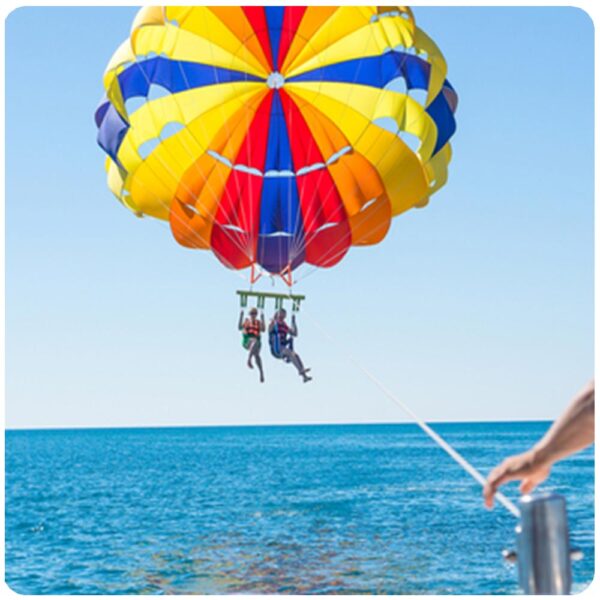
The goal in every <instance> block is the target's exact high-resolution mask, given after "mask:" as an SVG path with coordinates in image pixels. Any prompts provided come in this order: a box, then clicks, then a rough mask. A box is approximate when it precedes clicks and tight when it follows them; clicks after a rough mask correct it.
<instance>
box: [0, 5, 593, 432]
mask: <svg viewBox="0 0 600 600" xmlns="http://www.w3.org/2000/svg"><path fill="white" fill-rule="evenodd" d="M135 12H136V11H135V9H133V8H131V9H130V8H22V9H18V10H17V11H16V12H13V13H12V14H11V15H10V16H9V18H8V20H7V22H6V34H7V37H6V50H7V59H6V84H7V86H6V150H7V158H6V174H7V181H6V249H7V253H6V257H7V258H6V260H7V265H6V277H7V280H6V289H7V305H6V309H7V317H6V320H7V329H6V341H7V352H8V354H7V424H8V426H9V427H71V426H122V425H179V424H181V425H201V424H217V423H219V424H220V423H231V424H236V423H288V422H381V421H401V420H404V415H403V414H402V413H401V412H400V411H399V409H398V408H397V407H395V406H394V405H392V404H390V402H389V401H388V400H386V399H385V398H384V397H382V395H381V393H380V392H379V391H378V390H377V389H376V388H375V387H374V386H373V384H372V383H371V382H370V381H368V379H367V378H366V377H365V376H364V374H362V373H361V372H359V371H357V369H356V368H355V367H354V366H353V365H352V364H351V363H349V362H348V360H347V358H346V357H345V355H344V353H343V351H342V350H341V349H340V348H339V347H337V346H332V345H331V344H330V342H329V341H328V340H327V338H325V337H324V336H323V334H322V333H321V331H320V329H319V327H318V326H317V324H316V321H315V319H317V320H318V321H321V322H322V323H323V324H324V325H325V327H326V329H327V330H328V331H329V332H331V333H332V334H333V335H334V336H335V337H337V339H338V340H339V342H340V344H341V345H342V346H343V347H346V348H351V350H352V352H353V353H354V354H355V355H357V357H359V358H360V360H361V362H362V363H363V364H364V365H365V367H366V368H368V369H370V370H371V371H372V372H373V373H374V374H376V375H377V376H378V377H380V378H381V379H382V380H383V381H384V382H386V384H387V385H388V386H389V387H390V388H391V389H392V390H394V391H395V392H396V393H397V394H398V396H399V397H400V398H402V399H403V400H405V401H406V402H407V403H409V404H410V405H411V406H412V407H413V408H414V409H415V410H416V411H417V412H418V413H420V414H421V415H422V416H423V417H425V418H427V419H430V420H434V421H443V420H481V419H485V420H494V419H508V420H510V419H532V418H534V419H535V418H543V419H546V418H553V417H555V416H556V415H557V414H558V412H559V411H560V410H561V408H562V406H563V405H564V403H565V402H566V401H567V400H568V399H569V397H570V396H571V395H572V394H573V393H574V392H575V391H576V390H577V389H578V388H579V387H580V386H581V385H582V384H583V383H584V382H585V381H586V380H587V379H588V378H590V377H591V375H592V371H593V202H594V197H593V193H594V188H593V153H594V145H593V25H592V22H591V21H590V19H589V17H588V16H587V15H586V14H585V13H584V12H582V11H580V10H578V9H574V8H416V9H415V15H416V18H417V22H418V23H419V25H420V26H421V27H422V28H423V29H425V31H427V32H428V33H429V34H430V35H431V36H432V37H433V38H434V39H435V40H436V42H437V43H438V44H439V45H440V47H441V48H442V50H443V52H444V54H445V56H446V59H447V61H448V64H449V79H450V80H451V82H452V84H453V85H454V86H455V88H456V89H457V91H458V94H459V97H460V104H459V111H458V133H457V135H456V136H455V138H454V144H453V147H454V161H453V163H452V165H451V173H450V180H449V183H448V185H447V186H446V187H445V188H444V189H443V190H442V191H441V192H440V193H439V194H438V195H437V196H435V198H434V199H433V201H432V202H431V204H430V205H429V207H427V208H426V209H425V210H422V211H412V212H410V213H409V214H406V215H403V216H401V217H399V218H398V219H396V220H395V222H394V225H393V227H392V230H391V232H390V234H389V235H388V237H387V238H386V240H385V241H384V242H383V243H382V244H380V245H379V246H377V247H374V248H368V249H355V250H353V251H351V252H350V254H349V255H348V256H347V257H346V259H345V260H344V261H343V263H342V264H341V265H340V266H338V267H336V268H335V269H333V270H330V271H321V272H317V273H315V274H313V275H311V276H310V277H308V278H307V279H306V281H305V284H304V285H303V286H302V287H301V289H299V290H298V291H302V292H304V293H306V294H307V296H308V301H307V305H306V309H307V310H306V313H305V314H304V315H302V316H301V317H300V320H299V326H300V333H301V337H300V339H299V343H298V349H299V350H300V352H301V354H302V355H303V357H304V358H305V360H306V362H307V363H309V364H310V366H312V367H313V372H314V381H313V382H312V383H310V384H307V385H303V384H302V383H301V382H300V380H299V378H298V377H297V376H296V374H295V372H294V371H293V370H292V369H291V367H288V366H285V365H282V364H280V363H276V362H275V361H274V360H272V359H270V358H269V357H266V356H265V358H266V375H267V383H266V384H265V385H263V386H259V384H258V382H257V380H256V373H254V372H250V371H248V369H246V367H245V366H244V355H243V351H242V349H241V346H240V340H239V335H238V333H237V331H236V329H235V325H236V320H237V317H238V305H237V300H236V297H235V295H234V291H235V290H236V289H237V288H238V287H239V285H240V284H241V283H242V282H241V280H240V279H238V277H236V275H235V274H233V273H232V272H231V271H228V270H226V269H225V268H223V267H222V266H221V265H220V263H218V261H217V260H216V259H215V258H214V257H212V256H211V255H210V254H208V253H201V252H194V251H189V250H185V249H183V248H181V247H179V246H178V245H177V244H176V243H175V242H174V241H173V239H172V238H171V237H170V233H169V231H168V228H166V227H165V226H163V225H161V224H158V223H157V222H152V221H151V220H143V221H141V220H138V219H136V218H135V217H133V216H132V215H131V214H129V213H128V212H127V211H126V210H125V209H124V208H123V207H122V206H120V205H119V204H118V203H117V202H116V200H114V198H113V197H112V196H111V194H110V193H109V191H108V189H107V187H106V184H105V177H104V170H103V154H102V152H101V150H100V149H99V148H98V147H97V146H96V143H95V135H96V132H95V126H94V123H93V119H92V115H93V112H94V109H95V107H96V104H97V102H98V101H99V99H100V96H101V92H102V86H101V77H102V73H103V69H104V67H105V65H106V63H107V61H108V59H109V58H110V56H111V54H112V52H113V51H114V50H115V49H116V47H117V46H118V44H119V43H120V42H122V41H123V39H125V38H126V37H127V34H128V30H129V27H130V23H131V21H132V18H133V16H134V14H135ZM265 354H266V353H265Z"/></svg>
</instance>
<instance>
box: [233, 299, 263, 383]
mask: <svg viewBox="0 0 600 600" xmlns="http://www.w3.org/2000/svg"><path fill="white" fill-rule="evenodd" d="M249 315H250V316H249V317H248V318H247V319H246V320H244V311H242V312H241V313H240V321H239V323H238V329H239V330H240V331H241V332H242V346H244V348H246V350H248V363H247V364H248V368H250V369H253V368H254V366H253V365H252V359H253V358H254V362H256V366H257V367H258V372H259V374H260V382H261V383H263V382H264V380H265V376H264V373H263V366H262V359H261V357H260V334H261V332H262V331H264V330H265V329H266V327H265V316H264V314H261V316H260V320H259V319H258V318H257V317H258V310H257V309H256V308H254V307H252V308H251V309H250V313H249Z"/></svg>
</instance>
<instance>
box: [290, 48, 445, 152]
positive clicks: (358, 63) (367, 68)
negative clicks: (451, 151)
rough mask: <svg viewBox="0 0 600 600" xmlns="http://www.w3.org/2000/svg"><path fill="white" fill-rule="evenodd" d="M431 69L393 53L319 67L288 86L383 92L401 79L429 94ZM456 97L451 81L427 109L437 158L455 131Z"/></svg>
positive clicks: (409, 56) (418, 60)
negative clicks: (331, 85)
mask: <svg viewBox="0 0 600 600" xmlns="http://www.w3.org/2000/svg"><path fill="white" fill-rule="evenodd" d="M430 71H431V66H430V65H429V63H428V62H427V61H425V60H423V59H422V58H419V57H418V56H414V55H413V54H407V53H406V52H400V51H396V50H392V51H389V52H386V53H384V54H381V55H379V56H369V57H366V58H355V59H352V60H348V61H344V62H340V63H336V64H333V65H327V66H325V67H319V68H317V69H313V70H311V71H307V72H306V73H301V74H300V75H296V76H294V77H290V78H289V80H288V81H289V82H290V83H293V82H300V81H334V82H339V83H350V84H356V85H368V86H372V87H376V88H380V89H382V88H384V87H385V86H386V85H387V84H388V83H390V82H391V81H393V80H394V79H397V78H398V77H402V78H403V79H404V80H405V81H406V87H407V89H408V90H414V89H421V90H427V88H428V86H429V75H430ZM456 104H457V95H456V92H455V91H454V88H453V87H452V86H451V85H450V83H449V82H448V81H445V82H444V85H443V87H442V90H441V91H440V93H439V94H438V95H437V96H436V97H435V98H434V99H433V101H432V102H431V104H430V105H429V106H428V107H427V108H426V112H427V113H428V114H429V116H430V117H431V118H432V119H433V120H434V121H435V124H436V126H437V130H438V138H437V142H436V146H435V150H434V155H435V154H436V153H437V152H438V151H439V150H440V149H441V148H443V146H444V145H445V144H446V142H447V141H448V140H449V139H450V137H451V136H452V135H453V134H454V132H455V131H456V121H455V119H454V111H455V110H456Z"/></svg>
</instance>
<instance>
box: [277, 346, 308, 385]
mask: <svg viewBox="0 0 600 600" xmlns="http://www.w3.org/2000/svg"><path fill="white" fill-rule="evenodd" d="M282 354H284V355H285V356H287V357H288V358H289V359H290V361H291V362H292V364H293V365H294V366H295V367H296V369H297V371H298V374H299V375H301V376H302V377H303V379H304V381H305V382H306V381H310V380H311V379H312V378H311V377H309V376H308V375H307V374H306V372H307V371H310V369H305V368H304V364H302V359H301V358H300V356H299V355H298V354H296V352H294V351H293V350H290V349H289V348H284V350H283V352H282Z"/></svg>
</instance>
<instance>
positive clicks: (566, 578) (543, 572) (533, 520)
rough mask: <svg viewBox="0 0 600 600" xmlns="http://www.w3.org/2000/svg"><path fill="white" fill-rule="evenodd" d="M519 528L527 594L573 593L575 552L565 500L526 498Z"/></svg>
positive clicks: (522, 577) (541, 496)
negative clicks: (573, 551)
mask: <svg viewBox="0 0 600 600" xmlns="http://www.w3.org/2000/svg"><path fill="white" fill-rule="evenodd" d="M519 507H520V509H521V522H520V524H519V526H518V527H517V563H518V569H519V584H520V586H521V588H522V589H523V591H524V592H525V594H560V595H565V594H569V593H570V592H571V582H572V576H571V551H570V547H569V527H568V521H567V508H566V502H565V499H564V498H563V497H562V496H560V495H558V494H550V493H548V494H535V495H527V496H523V497H522V498H521V500H520V502H519Z"/></svg>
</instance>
